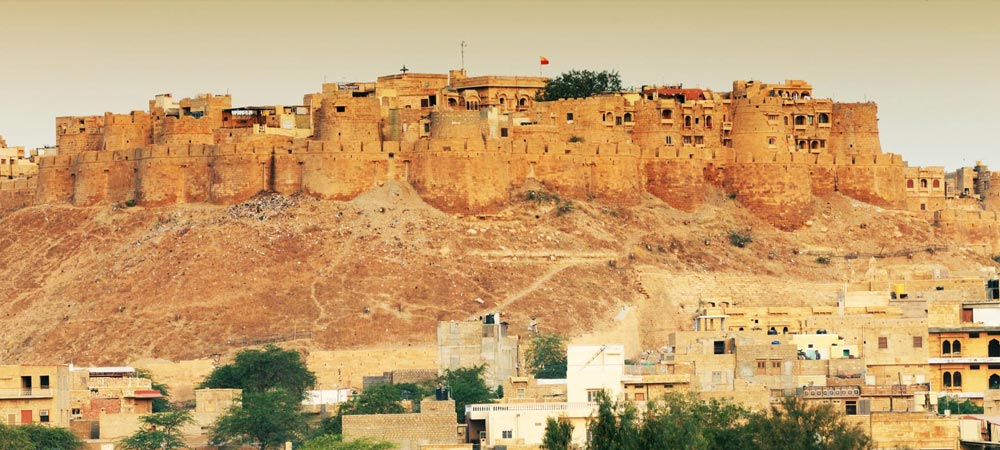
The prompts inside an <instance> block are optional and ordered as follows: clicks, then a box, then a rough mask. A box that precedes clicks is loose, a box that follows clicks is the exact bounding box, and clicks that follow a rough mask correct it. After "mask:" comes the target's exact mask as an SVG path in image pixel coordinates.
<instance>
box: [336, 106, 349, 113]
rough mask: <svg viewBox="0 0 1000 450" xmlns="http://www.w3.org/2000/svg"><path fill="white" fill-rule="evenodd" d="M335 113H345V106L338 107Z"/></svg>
mask: <svg viewBox="0 0 1000 450" xmlns="http://www.w3.org/2000/svg"><path fill="white" fill-rule="evenodd" d="M337 112H347V107H346V106H338V107H337Z"/></svg>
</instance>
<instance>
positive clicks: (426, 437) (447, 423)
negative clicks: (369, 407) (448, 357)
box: [343, 399, 464, 450]
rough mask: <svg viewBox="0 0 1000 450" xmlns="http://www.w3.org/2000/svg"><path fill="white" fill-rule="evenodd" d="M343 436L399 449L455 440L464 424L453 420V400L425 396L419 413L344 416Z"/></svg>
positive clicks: (462, 432) (346, 439)
mask: <svg viewBox="0 0 1000 450" xmlns="http://www.w3.org/2000/svg"><path fill="white" fill-rule="evenodd" d="M343 427H344V440H345V441H350V440H354V439H361V438H371V439H376V440H385V441H389V442H392V443H393V444H395V445H396V447H397V448H399V449H400V450H419V449H421V448H423V446H424V445H428V444H451V445H454V444H458V443H460V442H461V440H462V439H461V437H462V436H463V435H464V425H458V424H457V423H456V421H455V402H454V401H453V400H431V399H424V400H423V401H421V402H420V412H419V413H407V414H364V415H348V416H344V424H343Z"/></svg>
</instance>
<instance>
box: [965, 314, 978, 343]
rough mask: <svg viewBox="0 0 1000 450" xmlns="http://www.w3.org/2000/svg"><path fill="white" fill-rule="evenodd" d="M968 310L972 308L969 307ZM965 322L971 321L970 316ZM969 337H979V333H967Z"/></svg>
mask: <svg viewBox="0 0 1000 450" xmlns="http://www.w3.org/2000/svg"><path fill="white" fill-rule="evenodd" d="M963 312H964V311H963ZM969 312H970V313H971V312H972V310H971V309H970V310H969ZM970 315H971V314H970ZM967 322H972V318H971V317H970V318H969V320H968V321H967ZM969 337H970V338H977V337H979V333H978V332H975V333H969Z"/></svg>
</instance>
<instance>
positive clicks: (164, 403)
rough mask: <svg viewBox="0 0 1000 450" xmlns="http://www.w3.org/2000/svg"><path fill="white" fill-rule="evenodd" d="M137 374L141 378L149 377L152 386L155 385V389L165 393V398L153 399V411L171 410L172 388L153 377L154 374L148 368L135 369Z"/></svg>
mask: <svg viewBox="0 0 1000 450" xmlns="http://www.w3.org/2000/svg"><path fill="white" fill-rule="evenodd" d="M135 376H137V377H139V378H146V379H148V380H149V382H150V384H151V386H152V387H153V390H155V391H160V394H162V395H163V398H154V399H153V412H154V413H158V412H165V411H169V410H170V390H169V389H168V388H167V385H165V384H163V383H157V382H156V380H154V379H153V374H152V373H150V372H149V371H148V370H146V369H136V370H135Z"/></svg>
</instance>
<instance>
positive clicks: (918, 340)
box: [913, 336, 924, 348]
mask: <svg viewBox="0 0 1000 450" xmlns="http://www.w3.org/2000/svg"><path fill="white" fill-rule="evenodd" d="M923 346H924V337H923V336H913V348H923Z"/></svg>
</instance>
